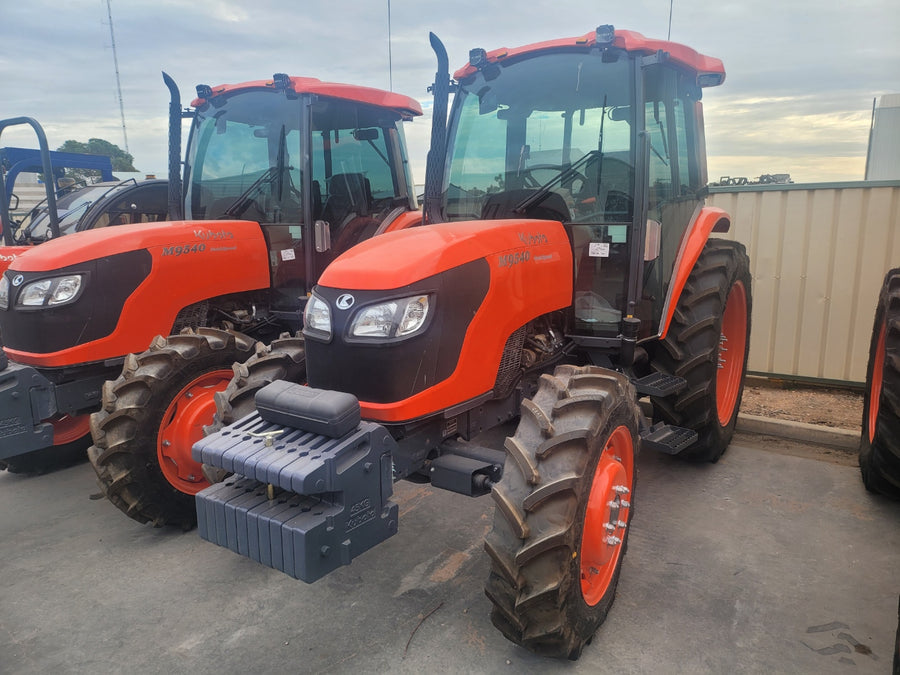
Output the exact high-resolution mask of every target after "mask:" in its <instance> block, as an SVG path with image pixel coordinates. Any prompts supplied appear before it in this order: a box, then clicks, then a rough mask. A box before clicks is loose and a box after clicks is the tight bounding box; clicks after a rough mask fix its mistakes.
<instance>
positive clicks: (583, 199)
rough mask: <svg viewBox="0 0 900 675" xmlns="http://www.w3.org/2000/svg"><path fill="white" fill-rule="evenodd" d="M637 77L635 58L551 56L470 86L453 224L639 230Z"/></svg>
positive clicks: (457, 154) (455, 160)
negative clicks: (508, 222)
mask: <svg viewBox="0 0 900 675" xmlns="http://www.w3.org/2000/svg"><path fill="white" fill-rule="evenodd" d="M629 73H630V69H629V60H628V59H626V58H622V59H620V60H618V61H615V62H612V63H604V62H603V59H602V57H601V56H600V55H599V54H593V53H591V54H586V53H580V54H543V55H541V56H540V57H538V58H530V59H525V60H522V61H520V62H518V63H513V64H511V65H508V66H504V67H499V66H489V67H488V69H486V70H485V71H483V72H479V73H477V74H476V75H475V76H473V77H472V78H471V81H469V79H466V80H464V81H463V82H462V83H461V88H460V91H459V93H458V94H457V98H456V102H455V105H456V106H457V111H456V112H457V114H456V115H455V116H454V119H455V121H456V124H455V127H454V128H453V129H451V135H452V136H451V137H452V140H451V144H452V145H451V159H450V166H449V171H448V172H447V173H446V174H445V175H447V182H446V184H445V186H444V189H445V191H446V192H445V205H446V215H447V217H448V218H449V219H451V220H459V219H469V218H484V217H514V216H517V215H518V216H519V217H522V216H523V215H531V216H534V217H542V218H551V217H552V218H553V219H554V220H562V221H565V222H623V221H630V220H631V216H632V206H631V202H632V201H633V200H632V193H633V189H634V168H633V167H634V152H633V147H634V137H635V134H634V129H633V126H634V125H633V124H632V111H631V106H632V100H633V97H632V85H631V83H632V81H633V78H632V77H631V76H630V74H629ZM535 192H537V193H538V194H536V195H535V194H534V193H535Z"/></svg>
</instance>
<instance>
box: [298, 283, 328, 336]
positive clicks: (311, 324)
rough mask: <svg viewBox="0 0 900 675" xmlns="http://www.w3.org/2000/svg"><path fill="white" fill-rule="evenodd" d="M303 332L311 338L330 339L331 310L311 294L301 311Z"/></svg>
mask: <svg viewBox="0 0 900 675" xmlns="http://www.w3.org/2000/svg"><path fill="white" fill-rule="evenodd" d="M303 332H304V333H306V334H308V335H311V336H313V337H317V338H321V339H325V340H330V339H331V308H330V307H329V306H328V303H327V302H325V301H324V300H322V298H320V297H319V296H318V295H316V294H315V293H313V294H312V295H311V296H310V298H309V302H307V303H306V309H305V310H304V311H303Z"/></svg>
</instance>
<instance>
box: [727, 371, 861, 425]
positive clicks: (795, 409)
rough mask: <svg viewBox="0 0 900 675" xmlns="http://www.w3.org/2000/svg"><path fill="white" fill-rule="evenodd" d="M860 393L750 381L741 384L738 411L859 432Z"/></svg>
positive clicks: (858, 391) (769, 381)
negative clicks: (742, 390) (742, 393)
mask: <svg viewBox="0 0 900 675" xmlns="http://www.w3.org/2000/svg"><path fill="white" fill-rule="evenodd" d="M862 410H863V393H862V391H861V390H855V389H837V388H824V387H817V386H807V385H798V384H791V383H787V382H782V381H774V380H765V379H762V378H750V379H748V381H747V383H746V384H745V385H744V397H743V399H742V402H741V412H742V413H744V414H747V415H758V416H760V417H772V418H775V419H779V420H788V421H791V422H805V423H806V424H818V425H821V426H826V427H835V428H838V429H850V430H853V431H859V429H860V427H861V424H862Z"/></svg>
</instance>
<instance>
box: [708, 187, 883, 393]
mask: <svg viewBox="0 0 900 675" xmlns="http://www.w3.org/2000/svg"><path fill="white" fill-rule="evenodd" d="M707 203H708V204H711V205H713V206H718V207H719V208H722V209H725V210H726V211H727V212H728V213H730V214H731V217H732V225H731V231H730V232H729V233H728V234H727V235H724V236H725V237H727V238H731V239H736V240H737V241H740V242H742V243H743V244H744V245H745V246H746V247H747V252H748V253H749V255H750V266H751V272H752V275H753V317H752V322H753V323H752V329H751V336H750V359H749V365H748V369H749V370H750V371H751V372H753V373H757V374H765V375H770V376H778V377H785V378H788V379H800V380H804V379H813V380H825V381H834V382H844V383H847V382H850V383H862V382H864V381H865V378H866V359H867V357H868V349H869V339H870V336H871V331H872V322H873V317H874V312H875V304H876V302H877V298H878V290H879V289H880V287H881V283H882V280H883V279H884V275H885V273H886V272H887V270H888V269H890V268H891V267H900V181H870V182H863V181H861V182H851V183H816V184H806V185H803V184H800V185H797V184H790V185H764V186H746V187H728V188H711V189H710V195H709V197H708V198H707ZM717 236H723V235H717Z"/></svg>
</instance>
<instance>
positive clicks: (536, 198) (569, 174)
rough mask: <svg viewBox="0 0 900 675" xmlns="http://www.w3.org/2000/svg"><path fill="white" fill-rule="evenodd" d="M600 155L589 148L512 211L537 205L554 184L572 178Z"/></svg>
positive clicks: (519, 211)
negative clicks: (584, 153)
mask: <svg viewBox="0 0 900 675" xmlns="http://www.w3.org/2000/svg"><path fill="white" fill-rule="evenodd" d="M599 155H600V151H599V150H591V151H590V152H589V153H587V154H586V155H582V156H581V158H579V159H578V161H576V162H575V163H574V164H572V165H571V166H570V167H569V168H568V169H566V170H565V171H560V172H559V173H558V174H556V175H555V176H554V177H553V178H551V179H550V180H548V181H547V182H546V183H544V184H543V185H541V186H540V187H539V188H538V189H537V190H535V192H534V193H533V194H530V195H528V196H527V197H526V198H525V199H523V200H522V201H521V202H519V203H518V204H516V206H515V207H514V208H513V211H515V212H516V213H525V211H527V210H528V209H529V208H531V207H532V206H538V205H539V204H541V203H542V202H543V201H544V200H545V199H547V197H549V196H550V194H551V188H552V187H553V186H554V185H557V184H562V183H564V182H565V181H567V180H568V179H569V178H574V177H575V176H576V175H577V174H578V173H580V171H579V170H580V169H581V168H582V167H583V166H585V165H586V164H587V163H589V162H590V161H591V160H592V159H593V158H595V157H597V156H599Z"/></svg>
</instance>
